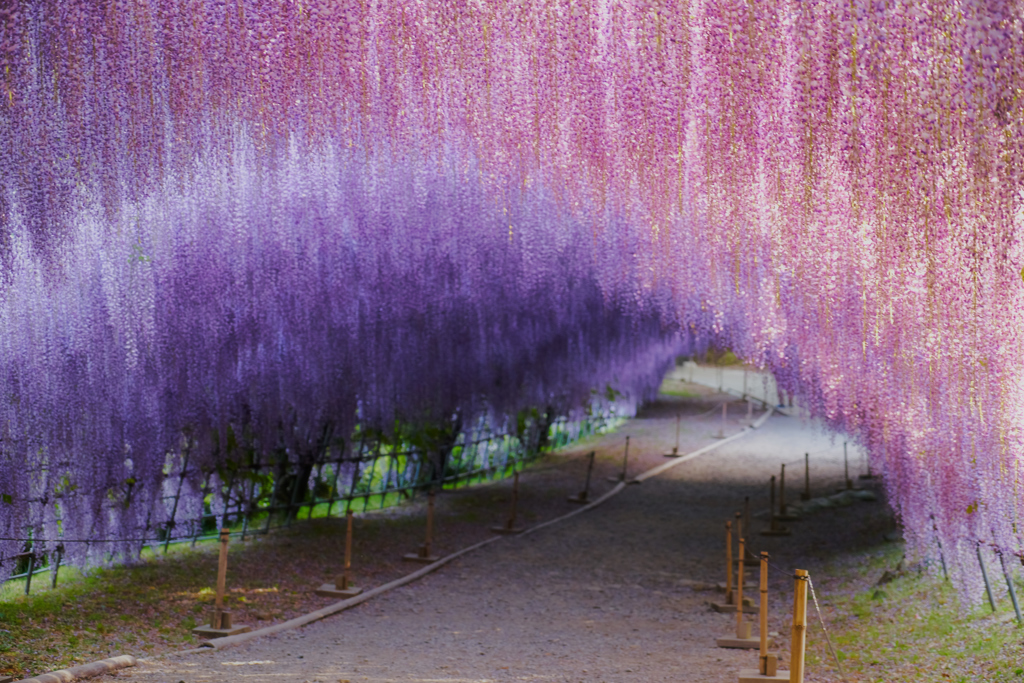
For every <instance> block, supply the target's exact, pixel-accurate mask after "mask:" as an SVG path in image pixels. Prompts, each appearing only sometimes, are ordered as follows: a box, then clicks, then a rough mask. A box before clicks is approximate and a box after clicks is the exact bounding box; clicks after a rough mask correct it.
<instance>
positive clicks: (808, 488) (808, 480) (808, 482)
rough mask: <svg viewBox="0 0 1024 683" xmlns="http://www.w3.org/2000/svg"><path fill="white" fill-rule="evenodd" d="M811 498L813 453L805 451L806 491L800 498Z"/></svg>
mask: <svg viewBox="0 0 1024 683" xmlns="http://www.w3.org/2000/svg"><path fill="white" fill-rule="evenodd" d="M810 499H811V454H810V453H804V492H803V494H801V496H800V500H810Z"/></svg>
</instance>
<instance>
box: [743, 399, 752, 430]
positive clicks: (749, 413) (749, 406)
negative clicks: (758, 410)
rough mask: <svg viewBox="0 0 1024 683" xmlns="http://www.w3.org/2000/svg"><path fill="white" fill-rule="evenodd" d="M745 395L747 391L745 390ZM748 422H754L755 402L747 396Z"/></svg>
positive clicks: (749, 423)
mask: <svg viewBox="0 0 1024 683" xmlns="http://www.w3.org/2000/svg"><path fill="white" fill-rule="evenodd" d="M744 395H745V392H744ZM747 424H748V425H753V424H754V402H753V401H751V400H750V399H749V398H747Z"/></svg>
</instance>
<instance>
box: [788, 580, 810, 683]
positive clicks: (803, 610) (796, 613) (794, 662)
mask: <svg viewBox="0 0 1024 683" xmlns="http://www.w3.org/2000/svg"><path fill="white" fill-rule="evenodd" d="M793 578H794V581H795V583H796V586H795V587H796V590H795V591H794V596H793V640H792V644H791V645H790V650H789V652H790V654H789V659H790V661H789V683H804V648H805V647H806V646H807V570H805V569H797V570H796V575H795V576H794V577H793Z"/></svg>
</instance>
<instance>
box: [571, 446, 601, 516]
mask: <svg viewBox="0 0 1024 683" xmlns="http://www.w3.org/2000/svg"><path fill="white" fill-rule="evenodd" d="M595 454H596V451H590V456H589V462H587V478H586V480H585V481H584V484H583V490H582V491H580V492H579V493H578V494H577V495H575V496H570V497H569V502H570V503H587V502H589V500H590V475H591V473H592V472H593V471H594V455H595Z"/></svg>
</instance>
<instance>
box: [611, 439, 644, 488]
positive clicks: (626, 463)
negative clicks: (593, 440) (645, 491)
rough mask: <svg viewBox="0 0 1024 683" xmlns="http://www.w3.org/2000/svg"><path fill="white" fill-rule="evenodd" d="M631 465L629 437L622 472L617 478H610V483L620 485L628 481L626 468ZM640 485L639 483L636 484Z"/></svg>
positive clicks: (623, 457) (623, 455) (623, 456)
mask: <svg viewBox="0 0 1024 683" xmlns="http://www.w3.org/2000/svg"><path fill="white" fill-rule="evenodd" d="M628 464H629V437H628V436H627V437H626V450H625V451H624V452H623V454H622V472H621V473H620V474H619V476H617V477H608V481H610V482H612V483H613V484H618V483H619V482H620V481H621V482H624V481H626V466H627V465H628ZM635 483H639V482H635Z"/></svg>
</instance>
